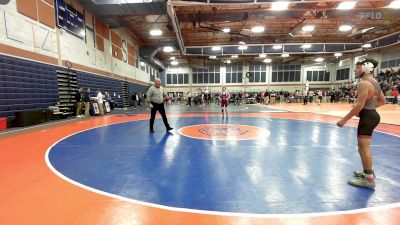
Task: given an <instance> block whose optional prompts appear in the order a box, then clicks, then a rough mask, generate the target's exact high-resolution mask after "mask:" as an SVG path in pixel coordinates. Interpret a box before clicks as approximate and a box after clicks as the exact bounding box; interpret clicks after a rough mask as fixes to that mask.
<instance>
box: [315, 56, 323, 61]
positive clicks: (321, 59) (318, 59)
mask: <svg viewBox="0 0 400 225" xmlns="http://www.w3.org/2000/svg"><path fill="white" fill-rule="evenodd" d="M314 61H315V62H323V61H324V58H321V57H319V58H316V59H314Z"/></svg>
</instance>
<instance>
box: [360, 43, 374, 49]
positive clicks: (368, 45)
mask: <svg viewBox="0 0 400 225" xmlns="http://www.w3.org/2000/svg"><path fill="white" fill-rule="evenodd" d="M361 47H363V48H371V47H372V45H371V44H370V43H366V44H363V45H362V46H361Z"/></svg>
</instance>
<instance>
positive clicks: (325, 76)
mask: <svg viewBox="0 0 400 225" xmlns="http://www.w3.org/2000/svg"><path fill="white" fill-rule="evenodd" d="M307 80H308V81H310V82H324V81H329V80H330V72H329V71H328V70H319V71H307Z"/></svg>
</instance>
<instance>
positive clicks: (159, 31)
mask: <svg viewBox="0 0 400 225" xmlns="http://www.w3.org/2000/svg"><path fill="white" fill-rule="evenodd" d="M150 35H151V36H160V35H162V31H161V30H151V31H150Z"/></svg>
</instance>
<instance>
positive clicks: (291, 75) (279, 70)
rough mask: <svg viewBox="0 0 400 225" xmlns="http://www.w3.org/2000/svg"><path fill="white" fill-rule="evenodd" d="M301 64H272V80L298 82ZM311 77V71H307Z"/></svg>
mask: <svg viewBox="0 0 400 225" xmlns="http://www.w3.org/2000/svg"><path fill="white" fill-rule="evenodd" d="M300 77H301V65H291V64H281V65H272V82H300ZM308 77H310V78H311V77H312V73H307V79H308Z"/></svg>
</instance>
